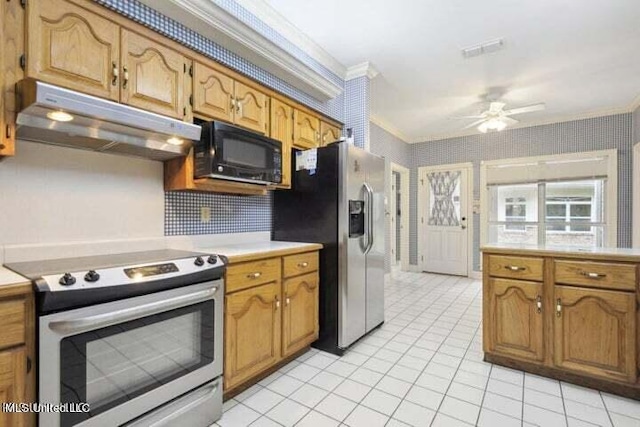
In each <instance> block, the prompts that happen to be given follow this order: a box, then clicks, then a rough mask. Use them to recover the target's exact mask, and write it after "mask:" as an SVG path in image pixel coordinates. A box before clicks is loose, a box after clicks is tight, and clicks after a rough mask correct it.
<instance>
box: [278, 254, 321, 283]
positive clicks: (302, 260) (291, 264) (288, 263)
mask: <svg viewBox="0 0 640 427" xmlns="http://www.w3.org/2000/svg"><path fill="white" fill-rule="evenodd" d="M283 265H284V270H283V271H284V277H292V276H297V275H299V274H305V273H309V272H311V271H316V270H317V269H318V252H307V253H305V254H297V255H289V256H286V257H284V261H283Z"/></svg>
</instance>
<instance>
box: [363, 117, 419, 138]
mask: <svg viewBox="0 0 640 427" xmlns="http://www.w3.org/2000/svg"><path fill="white" fill-rule="evenodd" d="M369 121H370V122H371V123H373V124H374V125H376V126H378V127H379V128H382V129H383V130H384V131H385V132H387V133H390V134H391V135H393V136H395V137H396V138H398V139H400V140H401V141H402V142H404V143H405V144H408V142H407V141H409V138H407V136H406V135H405V134H403V133H402V132H401V131H400V129H398V128H397V127H395V126H393V125H392V124H391V123H389V122H387V121H385V120H383V119H381V118H380V117H378V116H376V115H373V114H371V115H370V116H369Z"/></svg>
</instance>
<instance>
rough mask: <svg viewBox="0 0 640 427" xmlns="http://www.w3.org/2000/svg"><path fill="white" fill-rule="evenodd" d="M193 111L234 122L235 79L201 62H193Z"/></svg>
mask: <svg viewBox="0 0 640 427" xmlns="http://www.w3.org/2000/svg"><path fill="white" fill-rule="evenodd" d="M193 112H194V113H196V114H204V115H206V116H208V117H210V118H212V119H216V120H224V121H227V122H233V115H234V113H235V103H234V98H233V79H232V78H231V77H229V76H227V75H226V74H223V73H221V72H219V71H217V70H214V69H213V68H210V67H207V66H205V65H202V64H201V63H199V62H194V64H193Z"/></svg>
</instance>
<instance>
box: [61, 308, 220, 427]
mask: <svg viewBox="0 0 640 427" xmlns="http://www.w3.org/2000/svg"><path fill="white" fill-rule="evenodd" d="M213 311H214V302H213V301H205V302H203V303H199V304H194V305H191V306H188V307H184V308H180V309H176V310H173V311H170V312H165V313H160V314H155V315H152V316H148V317H144V318H142V319H137V320H132V321H129V322H126V323H121V324H118V325H114V326H109V327H107V328H103V329H98V330H94V331H90V332H85V333H83V334H79V335H74V336H71V337H67V338H64V339H63V340H62V341H61V343H60V351H61V354H60V373H61V384H60V387H61V390H60V392H61V393H60V395H61V400H62V402H69V403H71V402H87V403H89V404H90V406H91V412H90V413H89V414H74V413H62V414H61V423H62V426H72V425H75V424H77V423H79V422H81V421H83V420H86V419H88V418H90V417H92V416H95V415H98V414H99V413H101V412H104V411H106V410H108V409H110V408H113V407H115V406H117V405H118V404H120V403H122V402H125V401H128V400H130V399H133V398H135V397H136V396H139V395H141V394H144V393H146V392H148V391H150V390H153V389H154V388H157V387H159V386H161V385H163V384H166V383H168V382H170V381H172V380H174V379H176V378H178V377H181V376H183V375H186V374H188V373H189V372H192V371H194V370H196V369H199V368H201V367H203V366H204V365H207V364H209V363H212V362H213V358H214V356H213V354H214V344H213V343H214V313H213Z"/></svg>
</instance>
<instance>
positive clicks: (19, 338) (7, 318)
mask: <svg viewBox="0 0 640 427" xmlns="http://www.w3.org/2000/svg"><path fill="white" fill-rule="evenodd" d="M25 322H26V301H25V300H24V299H10V300H4V301H0V325H2V333H0V349H2V348H6V347H11V346H14V345H19V344H23V343H24V342H25Z"/></svg>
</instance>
